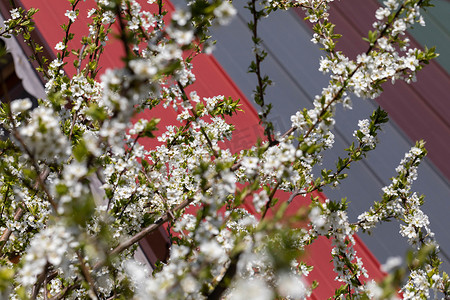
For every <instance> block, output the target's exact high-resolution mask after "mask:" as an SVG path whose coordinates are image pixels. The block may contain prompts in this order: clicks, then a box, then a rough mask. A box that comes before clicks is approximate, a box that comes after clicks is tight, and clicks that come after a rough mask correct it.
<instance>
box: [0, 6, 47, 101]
mask: <svg viewBox="0 0 450 300" xmlns="http://www.w3.org/2000/svg"><path fill="white" fill-rule="evenodd" d="M4 22H5V19H4V18H3V16H2V15H1V14H0V26H1V27H3V26H4ZM3 41H5V43H6V49H7V50H8V52H9V53H11V55H12V57H13V60H14V68H15V72H16V74H17V77H19V78H20V79H21V80H22V85H23V87H24V88H25V90H26V91H27V92H28V93H29V94H31V95H33V96H34V97H36V98H41V99H42V98H46V97H47V95H46V94H45V90H44V86H43V85H42V82H41V81H40V79H39V77H38V75H37V73H36V70H34V68H33V66H32V65H31V63H30V62H29V61H28V58H27V56H26V55H25V53H24V52H23V50H22V47H20V45H19V43H18V42H17V40H16V38H15V37H14V36H12V37H11V38H9V39H5V38H3Z"/></svg>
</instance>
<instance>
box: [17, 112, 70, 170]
mask: <svg viewBox="0 0 450 300" xmlns="http://www.w3.org/2000/svg"><path fill="white" fill-rule="evenodd" d="M29 118H30V119H29V121H28V122H27V124H26V125H23V126H21V127H20V128H19V134H20V137H21V141H17V143H18V144H19V145H20V146H22V147H24V148H25V149H24V151H25V153H27V154H28V155H29V156H30V158H31V159H35V160H42V161H48V162H53V161H63V160H65V159H67V157H68V156H69V155H70V144H69V141H68V139H67V137H66V136H65V135H64V134H63V133H62V131H61V127H60V125H59V120H58V118H57V117H56V116H55V115H54V112H53V110H52V109H49V108H46V107H38V108H36V109H34V110H33V111H31V112H30V117H29ZM22 142H23V145H22ZM49 145H51V147H49Z"/></svg>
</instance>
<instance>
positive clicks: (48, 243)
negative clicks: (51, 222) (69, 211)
mask: <svg viewBox="0 0 450 300" xmlns="http://www.w3.org/2000/svg"><path fill="white" fill-rule="evenodd" d="M76 246H77V242H76V241H75V240H74V239H73V237H72V234H71V233H69V232H68V231H67V229H66V228H65V226H61V225H60V226H51V227H48V228H46V229H43V230H42V231H41V232H39V233H38V234H36V236H35V237H34V238H33V240H32V241H31V242H30V245H29V248H28V251H27V253H26V255H25V257H24V267H23V268H22V269H21V270H20V275H21V276H20V281H21V283H22V284H23V285H24V286H26V287H30V286H32V285H33V284H34V283H35V282H36V280H37V277H38V276H39V275H40V274H41V273H42V272H44V271H45V270H44V268H48V267H49V266H50V265H52V266H53V267H54V268H60V267H62V269H61V271H62V270H63V269H65V270H66V271H72V272H73V270H70V267H69V265H70V261H69V259H70V258H71V256H72V255H73V253H72V255H70V250H71V249H73V248H74V247H76ZM68 275H72V274H68Z"/></svg>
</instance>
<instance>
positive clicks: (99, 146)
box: [0, 0, 450, 299]
mask: <svg viewBox="0 0 450 300" xmlns="http://www.w3.org/2000/svg"><path fill="white" fill-rule="evenodd" d="M69 2H70V5H71V7H72V9H71V10H68V11H67V13H66V16H67V18H68V19H67V23H66V24H64V25H63V26H62V28H63V30H64V31H65V37H64V39H63V40H62V41H60V42H59V43H58V44H57V45H56V48H55V49H56V50H57V51H58V55H57V58H56V59H55V60H53V61H51V62H50V61H49V60H47V59H46V58H42V56H40V55H39V52H40V51H41V50H42V47H41V46H40V45H38V44H37V43H36V42H35V41H33V40H32V39H31V37H30V32H31V31H32V30H33V15H34V14H35V13H36V12H37V11H36V10H35V9H30V10H28V11H24V10H23V9H21V8H14V9H13V8H11V11H10V14H11V18H10V19H9V20H7V21H6V22H5V25H4V28H2V29H1V30H0V35H1V36H2V37H5V38H8V37H10V36H11V35H15V36H20V37H22V38H24V39H25V41H26V42H27V43H28V44H29V45H30V47H32V51H33V53H34V55H33V57H32V58H33V59H34V60H36V61H37V63H38V64H39V68H38V69H39V71H40V72H42V74H43V76H44V77H45V79H46V82H47V83H46V85H45V90H46V94H47V97H46V98H45V99H39V105H38V107H37V108H35V109H31V107H32V105H31V102H30V100H29V99H16V100H14V99H10V98H9V97H8V93H7V90H6V86H5V85H4V84H3V85H2V88H3V89H4V95H5V101H4V103H2V106H1V110H0V118H1V121H2V129H1V130H2V132H1V136H2V140H1V141H0V145H1V147H0V151H1V156H0V164H1V169H0V170H1V173H0V191H1V201H2V202H1V207H2V208H1V215H2V219H1V223H0V227H1V231H2V233H3V234H2V237H1V240H0V250H1V260H0V261H1V269H0V292H1V297H2V299H3V298H7V297H9V298H11V299H65V298H73V299H85V298H92V299H116V298H117V299H171V298H180V299H184V298H189V299H206V298H207V299H220V298H231V299H243V298H244V297H250V298H252V297H253V298H255V299H271V298H274V297H279V298H287V299H301V298H308V297H309V296H310V295H311V293H314V288H315V287H316V286H317V284H320V282H319V283H316V282H314V283H312V284H310V285H308V284H306V281H305V278H306V277H307V276H308V273H309V272H310V271H311V269H312V268H313V267H314V266H309V265H307V264H306V263H305V262H303V261H302V253H303V252H304V250H305V247H307V246H308V245H309V244H311V243H314V242H315V241H316V240H317V239H318V237H319V236H324V237H326V238H329V239H331V240H332V245H333V248H332V251H331V255H332V258H333V264H334V269H335V272H336V275H335V276H336V280H337V281H339V282H340V284H341V286H340V288H338V289H337V290H336V291H335V298H362V299H367V298H377V299H381V298H390V297H394V296H395V295H397V296H398V295H399V294H398V292H401V293H402V295H403V296H404V297H405V298H408V299H422V298H424V299H425V298H428V297H430V291H431V290H434V292H435V293H441V294H442V295H445V296H446V297H449V293H450V289H449V287H450V283H449V280H448V276H447V275H446V274H445V273H443V272H441V271H440V270H439V264H440V259H439V256H438V252H439V248H438V246H437V245H436V242H435V241H434V239H433V233H432V232H431V231H430V228H429V220H428V218H427V216H426V215H425V214H424V213H423V211H422V210H421V205H422V204H423V197H422V196H420V195H417V194H416V193H415V192H414V191H413V190H412V189H411V184H412V182H413V181H414V180H415V179H416V177H417V171H416V170H417V166H418V165H419V163H420V161H421V159H423V157H424V156H425V155H426V150H425V148H424V143H423V142H417V143H416V145H415V146H413V147H412V148H411V150H410V151H409V152H408V153H407V154H406V155H405V157H404V159H403V160H402V161H401V162H400V165H399V166H398V167H397V168H396V171H397V175H396V176H395V177H394V178H392V183H391V184H390V185H389V186H386V187H385V188H384V189H383V195H382V197H381V199H380V200H379V201H378V202H377V203H375V204H374V205H373V207H372V208H370V209H369V210H368V211H366V212H364V213H362V214H361V215H360V217H359V220H358V222H356V223H351V222H350V221H349V220H348V218H347V214H346V210H347V207H348V203H346V202H345V201H344V200H342V201H341V200H338V199H334V200H328V199H327V200H325V201H320V200H319V199H318V198H317V197H314V196H313V195H314V193H313V192H316V191H319V192H320V191H321V190H322V189H323V188H324V187H325V186H328V185H334V186H336V185H339V184H340V182H341V181H342V180H345V178H346V177H347V174H346V173H345V172H346V170H347V169H348V168H349V167H350V165H351V164H353V163H357V162H358V161H360V160H363V159H364V158H365V156H366V154H367V153H368V152H369V151H371V150H373V149H374V148H375V147H376V145H377V133H378V132H379V130H380V129H381V128H382V126H383V124H384V123H386V122H387V121H388V119H387V114H386V113H385V112H384V111H383V110H382V109H380V108H378V109H377V110H375V111H374V112H373V114H372V115H371V116H368V118H367V119H365V120H361V121H359V123H358V124H357V126H358V127H357V128H356V129H355V131H354V143H352V144H351V145H349V147H348V149H346V151H347V153H348V155H347V156H346V157H343V158H339V160H338V161H337V162H336V168H335V169H334V170H322V172H321V174H320V175H314V174H313V172H312V170H313V167H314V166H316V165H318V164H319V163H320V162H321V159H322V154H323V152H324V150H326V149H329V148H331V147H332V146H333V134H332V129H333V124H334V122H335V121H334V113H335V107H336V106H337V105H344V106H346V107H350V106H351V101H350V97H349V94H350V93H353V94H355V95H357V96H359V97H367V98H376V97H378V96H379V95H380V93H381V92H382V88H381V85H382V84H383V83H384V82H386V81H388V80H391V81H392V82H394V81H396V80H405V81H407V82H409V81H411V80H414V79H415V75H416V73H417V72H418V71H420V69H422V67H423V66H424V64H427V63H428V61H429V60H430V59H432V58H434V57H435V56H436V54H435V53H434V50H433V49H425V50H420V49H415V48H410V46H409V42H408V39H407V38H406V37H405V35H404V34H405V31H406V30H407V28H408V27H410V26H412V25H413V24H416V23H420V24H421V25H424V24H423V23H424V22H423V19H422V17H421V14H420V12H421V9H423V8H426V7H427V6H430V3H429V2H430V1H427V0H426V1H424V0H386V1H384V6H382V7H380V8H379V9H378V10H377V11H376V19H377V22H376V23H375V24H373V27H374V28H373V31H370V32H369V33H368V36H367V37H365V40H366V41H367V51H366V52H364V53H361V54H360V55H358V57H357V58H356V59H355V60H351V59H349V58H348V57H347V56H346V55H345V53H342V52H339V51H337V50H335V45H336V41H337V40H338V39H339V37H340V36H339V35H338V34H335V33H334V25H333V24H332V23H330V21H329V19H328V9H329V3H330V2H332V0H292V1H289V0H265V1H256V0H250V1H248V4H247V7H248V9H249V11H250V12H251V14H252V17H253V19H252V20H251V21H250V22H249V24H248V25H249V28H250V30H251V32H252V41H253V43H254V61H252V62H249V64H250V67H249V71H250V72H252V73H254V74H255V77H256V88H255V92H254V101H255V102H256V103H257V105H259V106H260V114H259V116H260V121H261V122H260V123H261V125H262V128H263V132H264V138H262V139H261V140H260V141H259V142H258V143H256V144H255V145H254V146H253V147H251V148H250V149H245V150H243V151H240V152H239V153H232V152H231V151H230V150H229V149H227V148H226V147H225V146H224V145H225V144H224V143H222V142H223V141H225V140H229V139H231V138H232V134H233V130H234V126H233V125H232V121H233V118H229V117H230V116H233V115H234V114H236V113H238V112H239V110H240V104H239V100H238V99H231V98H229V97H227V95H224V96H220V95H218V96H216V97H212V98H203V97H201V95H198V94H197V93H196V92H195V91H193V92H190V93H188V92H186V88H187V87H188V86H190V85H191V84H192V83H193V82H194V81H195V76H194V75H193V74H192V68H193V65H195V56H197V55H199V54H201V53H203V52H208V51H209V50H210V47H211V44H212V42H211V41H210V37H209V36H208V29H209V27H210V26H222V25H225V24H226V23H227V22H228V21H229V19H230V18H231V17H232V16H233V15H234V14H235V10H234V8H233V6H232V5H231V3H230V2H228V1H222V0H213V1H206V0H193V1H190V2H189V5H188V6H187V8H186V9H179V10H176V11H175V12H173V13H172V14H171V15H170V17H169V16H168V15H166V11H165V8H164V1H162V0H159V1H152V0H149V1H147V2H148V4H151V5H152V7H153V10H151V11H145V10H143V9H142V7H141V5H140V4H139V1H137V0H98V1H96V2H97V4H96V7H95V8H94V9H92V10H90V11H89V12H88V13H87V14H88V18H89V20H90V23H89V24H88V25H87V26H88V27H89V35H88V36H85V37H82V39H81V41H82V45H83V47H82V48H80V49H70V48H69V45H71V44H70V43H69V42H70V40H72V39H73V38H74V36H73V34H71V31H70V28H71V25H72V24H73V23H74V22H77V18H78V16H79V14H85V13H86V12H84V11H80V10H79V9H78V8H77V6H78V5H79V2H80V0H69ZM12 3H13V1H12ZM291 7H301V8H302V9H303V10H304V11H305V13H306V16H307V19H308V20H309V21H310V22H311V23H312V24H313V30H314V35H313V37H312V42H313V43H317V44H319V45H320V46H321V47H322V48H323V50H324V52H325V54H326V55H325V57H323V58H322V59H321V61H320V69H319V70H320V71H322V72H324V73H328V74H330V77H329V78H330V80H329V85H328V86H326V87H324V88H323V90H322V92H321V94H319V95H317V96H316V97H315V99H314V105H313V107H312V108H305V109H303V110H301V111H298V112H296V113H295V114H294V115H293V116H292V117H291V122H292V127H291V128H290V129H289V130H288V131H287V132H285V133H281V134H280V133H277V132H276V131H275V129H274V126H273V125H272V124H271V122H270V121H269V118H268V116H269V115H270V110H271V106H270V105H267V104H266V101H265V90H266V88H267V87H268V86H269V85H270V84H271V80H270V78H268V77H267V76H264V75H263V72H262V68H263V61H264V58H265V57H266V53H265V52H264V50H262V48H261V42H262V41H261V38H260V37H259V36H258V22H259V21H260V20H261V18H263V17H267V16H268V17H270V14H271V13H272V12H273V11H275V10H279V9H289V8H291ZM114 23H116V24H118V28H119V29H118V31H117V32H114V31H113V29H112V28H113V27H112V24H114ZM114 38H117V39H119V40H120V41H121V43H122V45H123V49H124V57H123V61H124V67H123V68H117V69H108V70H106V71H105V72H104V73H103V74H102V75H101V76H98V74H99V67H100V66H99V65H98V60H99V57H100V56H101V55H102V53H103V50H104V48H105V43H106V41H107V40H108V39H114ZM2 54H4V51H2ZM68 61H70V62H72V63H73V66H74V68H75V69H76V72H75V75H73V76H69V75H68V74H67V73H65V72H64V67H65V65H66V64H67V62H68ZM161 106H162V107H164V109H167V110H175V111H176V113H177V120H173V124H172V125H171V126H168V127H167V128H166V129H163V128H158V123H159V122H160V118H162V117H163V116H161V117H160V118H153V119H139V118H138V119H136V115H137V113H138V112H140V111H142V110H152V109H155V108H157V107H161ZM132 118H134V121H133V122H132ZM229 120H231V124H229V122H228V121H229ZM158 129H159V131H158V132H156V131H157V130H158ZM145 138H147V139H148V138H150V139H157V142H158V146H156V147H154V148H152V149H146V148H144V147H143V146H142V145H140V141H142V140H143V139H145ZM96 182H100V184H99V185H100V186H98V184H97V187H99V188H100V189H101V191H102V193H101V195H100V196H99V195H98V193H96V192H95V191H94V190H95V188H94V186H95V185H96ZM279 190H282V191H285V192H288V193H290V195H291V196H290V197H289V199H288V200H287V201H285V202H283V203H281V204H279V203H278V204H277V205H275V203H276V202H277V199H276V192H277V191H279ZM299 195H302V196H307V197H311V198H312V199H311V200H312V201H311V204H310V206H309V207H304V208H302V209H300V210H298V211H296V212H295V213H294V214H290V215H287V214H286V211H287V209H288V207H289V205H291V203H292V202H294V201H296V197H297V196H299ZM244 204H246V205H247V206H248V205H251V206H253V207H254V210H255V211H256V212H257V214H256V215H253V214H251V213H249V211H248V210H247V209H246V208H245V207H244ZM189 207H193V208H195V210H191V212H192V211H194V212H195V213H186V212H185V211H186V209H187V208H189ZM271 209H272V210H274V211H275V212H274V214H273V215H272V216H269V215H268V214H267V212H268V211H269V210H271ZM393 219H397V220H399V221H400V222H401V228H400V232H401V234H402V235H403V236H404V237H405V238H407V239H408V241H409V243H410V244H411V245H412V246H413V247H414V249H415V250H414V252H412V255H410V256H411V257H410V258H409V259H408V266H407V268H408V270H405V269H403V268H396V269H393V270H392V271H391V273H390V274H388V275H387V276H386V278H385V279H384V280H382V281H380V282H377V283H375V282H374V281H373V280H369V279H367V278H368V277H369V275H370V274H367V271H366V270H365V268H364V266H363V264H362V261H361V259H360V258H359V257H358V256H357V254H356V252H355V250H354V248H353V246H354V244H355V241H354V235H355V234H356V233H357V232H358V231H364V232H365V231H370V230H372V229H373V228H374V227H375V226H377V224H379V223H381V222H386V221H389V220H393ZM299 224H301V225H299ZM160 226H165V228H166V230H167V231H168V232H169V233H170V236H169V237H170V240H171V243H172V245H171V249H170V258H169V259H168V261H167V262H164V263H162V262H161V263H159V264H157V265H156V266H155V268H154V269H153V270H150V269H149V268H148V267H146V266H145V265H143V264H142V263H140V262H138V261H137V260H136V259H135V258H134V255H135V252H136V249H137V247H138V244H137V243H138V242H139V241H140V240H141V239H142V238H143V237H145V235H146V234H149V233H151V232H153V231H155V230H157V229H158V228H159V227H160ZM405 271H407V272H405Z"/></svg>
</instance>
